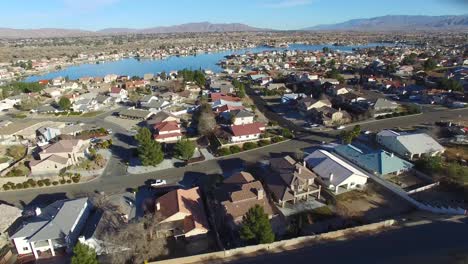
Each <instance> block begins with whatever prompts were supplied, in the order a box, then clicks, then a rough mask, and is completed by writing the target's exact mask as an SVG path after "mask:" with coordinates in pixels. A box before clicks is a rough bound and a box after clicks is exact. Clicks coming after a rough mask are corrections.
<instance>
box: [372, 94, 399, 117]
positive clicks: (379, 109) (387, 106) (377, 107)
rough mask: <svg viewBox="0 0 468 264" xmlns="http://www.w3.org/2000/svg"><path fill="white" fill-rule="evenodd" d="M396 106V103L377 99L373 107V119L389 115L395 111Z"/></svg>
mask: <svg viewBox="0 0 468 264" xmlns="http://www.w3.org/2000/svg"><path fill="white" fill-rule="evenodd" d="M398 106H399V105H398V103H396V102H393V101H390V100H388V99H384V98H379V99H377V101H375V103H374V105H373V109H374V117H376V116H381V115H386V114H391V113H393V112H395V110H397V108H398Z"/></svg>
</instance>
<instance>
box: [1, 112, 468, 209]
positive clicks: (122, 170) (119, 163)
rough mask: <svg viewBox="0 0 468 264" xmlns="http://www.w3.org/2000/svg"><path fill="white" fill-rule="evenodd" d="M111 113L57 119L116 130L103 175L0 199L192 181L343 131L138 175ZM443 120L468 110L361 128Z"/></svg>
mask: <svg viewBox="0 0 468 264" xmlns="http://www.w3.org/2000/svg"><path fill="white" fill-rule="evenodd" d="M111 114H112V112H107V113H104V114H100V115H98V116H96V117H93V118H80V117H69V118H63V117H62V118H57V119H56V120H57V121H65V122H67V121H68V122H70V121H74V122H84V123H90V124H95V125H98V126H102V127H105V128H108V129H112V130H113V144H114V146H113V148H112V158H111V159H110V161H109V164H108V166H107V168H106V169H105V171H104V173H103V174H102V176H101V177H99V178H97V179H95V180H93V181H90V182H86V183H81V184H74V185H65V186H56V187H47V188H38V189H26V190H16V191H8V192H1V193H0V200H1V201H5V202H8V203H12V204H16V205H18V206H25V205H28V204H29V203H30V202H31V201H34V202H36V201H37V202H40V201H41V199H38V198H37V197H40V198H42V197H45V198H47V197H48V196H50V197H54V196H55V195H59V196H67V197H69V198H72V197H77V196H80V195H83V194H85V193H89V192H93V191H99V192H105V193H116V192H122V191H125V190H126V189H128V188H134V187H138V186H142V185H144V184H145V181H146V180H148V179H154V178H158V179H164V180H166V181H167V182H168V184H179V183H183V184H187V183H188V184H190V183H193V182H194V181H196V178H197V177H199V176H200V175H201V174H207V175H211V174H222V173H223V172H226V171H227V170H231V169H236V168H232V167H233V166H234V167H239V166H240V165H239V164H249V163H255V162H257V161H260V160H262V159H267V158H269V157H270V156H271V155H274V154H279V153H296V152H297V151H298V150H301V149H304V148H308V147H311V146H313V145H317V144H320V143H321V142H323V141H331V140H335V139H336V135H337V134H339V131H336V130H331V131H326V132H325V131H324V132H320V131H311V132H303V133H299V134H298V135H297V137H296V138H295V139H293V140H290V141H286V142H282V143H279V144H275V145H270V146H266V147H263V148H258V149H254V150H251V151H248V152H243V153H239V154H235V155H230V156H228V157H222V158H218V159H214V160H208V161H204V162H201V163H197V164H193V165H189V166H187V167H183V168H171V169H166V170H160V171H157V172H152V173H143V174H137V175H135V174H128V173H127V171H126V164H125V162H126V161H127V160H128V159H129V157H130V156H131V155H132V150H131V149H132V148H134V142H133V137H132V136H131V135H130V134H129V133H128V131H127V130H126V129H124V128H123V127H121V126H119V125H116V124H114V123H110V122H107V121H105V117H106V116H108V115H111ZM439 120H450V121H453V122H458V121H465V122H467V121H468V109H455V110H436V109H433V108H429V109H426V108H425V109H424V112H423V113H422V114H420V115H415V116H405V117H399V118H393V119H384V120H378V121H373V122H369V123H362V124H361V127H362V129H363V130H372V131H378V130H380V129H384V128H396V127H408V126H415V125H418V124H424V123H433V122H435V121H439ZM351 127H352V125H351V126H349V127H348V129H350V128H351Z"/></svg>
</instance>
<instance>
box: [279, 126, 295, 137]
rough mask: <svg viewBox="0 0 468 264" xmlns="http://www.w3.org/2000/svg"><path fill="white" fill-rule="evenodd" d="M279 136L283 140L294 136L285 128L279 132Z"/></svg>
mask: <svg viewBox="0 0 468 264" xmlns="http://www.w3.org/2000/svg"><path fill="white" fill-rule="evenodd" d="M281 135H282V136H283V137H285V138H293V137H294V135H293V133H292V132H291V130H289V129H287V128H283V130H282V131H281Z"/></svg>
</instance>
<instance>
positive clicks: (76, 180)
mask: <svg viewBox="0 0 468 264" xmlns="http://www.w3.org/2000/svg"><path fill="white" fill-rule="evenodd" d="M72 181H73V182H74V183H78V182H79V181H80V178H79V177H76V176H74V177H72Z"/></svg>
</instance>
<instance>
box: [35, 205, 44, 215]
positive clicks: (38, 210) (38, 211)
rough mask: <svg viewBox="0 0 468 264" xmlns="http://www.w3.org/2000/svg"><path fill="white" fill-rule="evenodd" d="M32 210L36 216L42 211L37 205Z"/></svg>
mask: <svg viewBox="0 0 468 264" xmlns="http://www.w3.org/2000/svg"><path fill="white" fill-rule="evenodd" d="M34 212H35V213H36V216H40V215H41V213H42V211H41V208H39V207H36V210H34Z"/></svg>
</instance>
